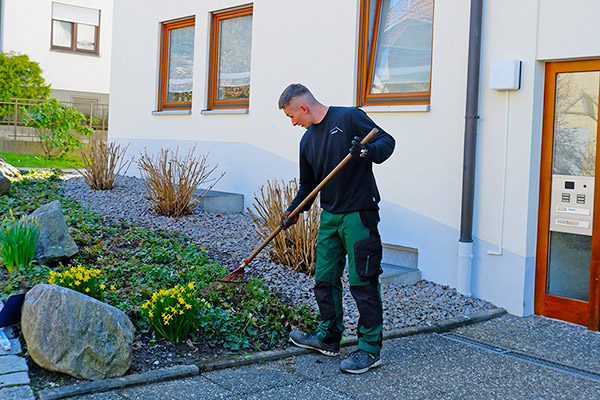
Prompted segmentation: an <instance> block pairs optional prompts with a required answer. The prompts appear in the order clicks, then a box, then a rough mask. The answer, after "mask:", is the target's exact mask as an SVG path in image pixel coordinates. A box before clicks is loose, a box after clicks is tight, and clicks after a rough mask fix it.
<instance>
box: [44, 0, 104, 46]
mask: <svg viewBox="0 0 600 400" xmlns="http://www.w3.org/2000/svg"><path fill="white" fill-rule="evenodd" d="M51 32H52V33H51V38H52V39H51V43H50V48H51V49H55V50H65V51H74V52H77V53H89V54H98V37H99V32H100V10H95V9H93V8H84V7H76V6H72V5H68V4H62V3H52V31H51Z"/></svg>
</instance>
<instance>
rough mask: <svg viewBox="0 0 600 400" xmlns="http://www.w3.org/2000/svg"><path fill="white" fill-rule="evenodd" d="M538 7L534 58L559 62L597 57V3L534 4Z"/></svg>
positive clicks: (559, 0)
mask: <svg viewBox="0 0 600 400" xmlns="http://www.w3.org/2000/svg"><path fill="white" fill-rule="evenodd" d="M538 2H539V4H540V14H539V21H540V22H539V35H538V38H539V39H538V49H537V58H538V59H539V60H560V59H573V58H598V56H600V40H598V38H599V37H600V24H598V15H599V13H600V2H599V1H597V0H569V1H563V0H538Z"/></svg>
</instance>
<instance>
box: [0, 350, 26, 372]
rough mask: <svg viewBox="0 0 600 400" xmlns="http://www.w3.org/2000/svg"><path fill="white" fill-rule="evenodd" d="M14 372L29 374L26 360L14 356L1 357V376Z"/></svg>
mask: <svg viewBox="0 0 600 400" xmlns="http://www.w3.org/2000/svg"><path fill="white" fill-rule="evenodd" d="M12 372H29V367H28V366H27V362H26V361H25V359H24V358H23V357H19V356H15V355H13V354H10V355H7V356H0V375H3V374H9V373H12Z"/></svg>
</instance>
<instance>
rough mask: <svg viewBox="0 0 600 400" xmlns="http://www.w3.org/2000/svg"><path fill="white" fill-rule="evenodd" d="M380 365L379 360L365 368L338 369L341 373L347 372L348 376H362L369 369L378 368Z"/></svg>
mask: <svg viewBox="0 0 600 400" xmlns="http://www.w3.org/2000/svg"><path fill="white" fill-rule="evenodd" d="M380 365H381V358H380V359H379V360H377V361H375V362H374V363H373V364H371V365H369V366H368V367H366V368H361V369H346V368H342V367H340V369H341V370H342V371H343V372H348V373H350V374H364V373H365V372H367V371H368V370H370V369H371V368H375V367H379V366H380Z"/></svg>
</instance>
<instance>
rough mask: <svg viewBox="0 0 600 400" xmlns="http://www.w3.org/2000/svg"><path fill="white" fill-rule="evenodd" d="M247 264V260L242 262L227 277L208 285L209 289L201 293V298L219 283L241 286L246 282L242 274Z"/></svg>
mask: <svg viewBox="0 0 600 400" xmlns="http://www.w3.org/2000/svg"><path fill="white" fill-rule="evenodd" d="M247 264H248V260H244V262H243V263H242V265H240V266H239V267H237V268H236V269H234V270H233V271H232V272H231V273H229V274H228V275H226V276H224V277H223V278H221V279H219V280H218V281H216V282H214V283H213V284H212V285H210V286H209V287H207V288H206V289H204V290H203V291H202V293H201V295H202V296H204V295H206V293H208V292H210V290H211V289H212V288H214V287H215V286H217V285H218V284H220V283H227V284H241V283H246V282H248V280H247V279H246V275H245V273H244V269H245V267H246V265H247Z"/></svg>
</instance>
